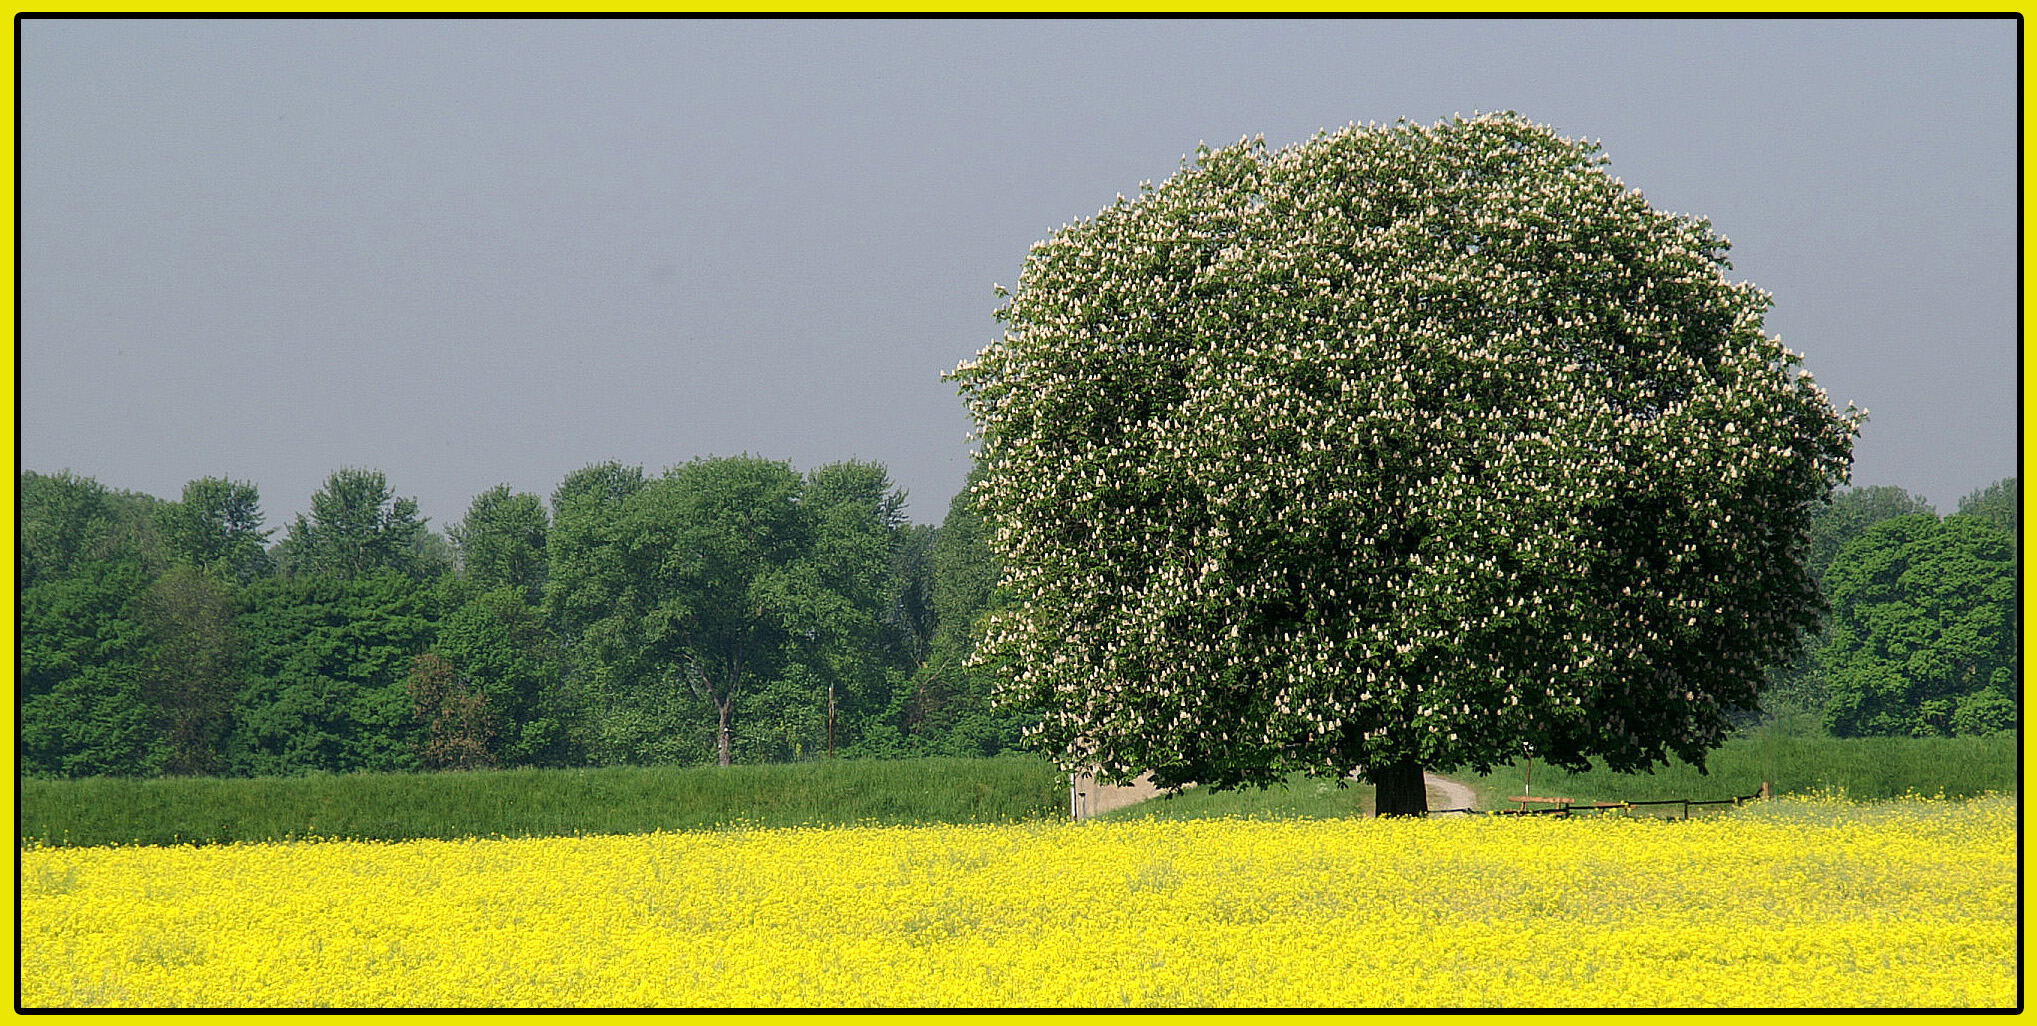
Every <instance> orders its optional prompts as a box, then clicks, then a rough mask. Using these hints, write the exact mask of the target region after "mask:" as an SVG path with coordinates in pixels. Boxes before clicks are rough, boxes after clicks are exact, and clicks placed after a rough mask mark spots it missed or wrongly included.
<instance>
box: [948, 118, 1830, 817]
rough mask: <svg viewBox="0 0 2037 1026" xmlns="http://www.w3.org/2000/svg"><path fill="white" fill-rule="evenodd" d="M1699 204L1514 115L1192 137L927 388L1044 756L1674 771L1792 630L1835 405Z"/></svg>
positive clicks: (1066, 233)
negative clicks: (999, 590) (1197, 143)
mask: <svg viewBox="0 0 2037 1026" xmlns="http://www.w3.org/2000/svg"><path fill="white" fill-rule="evenodd" d="M1726 249H1727V243H1726V240H1725V239H1724V238H1722V237H1721V236H1719V235H1718V234H1716V233H1715V232H1714V231H1713V230H1712V228H1711V226H1710V225H1709V223H1708V222H1706V221H1705V220H1703V219H1700V218H1693V217H1688V216H1682V215H1676V214H1667V213H1662V212H1658V211H1655V210H1653V209H1650V207H1649V206H1648V204H1647V203H1646V202H1645V201H1644V200H1643V198H1642V196H1641V194H1640V193H1639V192H1638V191H1634V190H1629V189H1627V188H1626V187H1625V186H1624V185H1623V184H1622V183H1621V182H1620V181H1619V180H1618V179H1615V178H1612V177H1611V176H1610V175H1609V174H1608V173H1607V170H1606V160H1605V158H1604V157H1603V156H1602V155H1601V154H1600V153H1599V151H1598V148H1597V147H1596V146H1595V145H1591V144H1587V143H1583V142H1579V141H1573V140H1568V139H1563V138H1559V137H1557V136H1556V135H1555V134H1554V133H1553V132H1552V131H1550V130H1549V129H1547V128H1544V127H1541V126H1538V125H1535V124H1532V123H1529V122H1528V121H1525V120H1523V119H1521V118H1520V117H1518V116H1516V115H1513V114H1510V113H1509V114H1499V115H1487V116H1478V117H1473V118H1469V119H1462V118H1456V119H1451V120H1449V121H1445V122H1442V123H1438V124H1436V125H1434V126H1422V125H1417V124H1411V123H1408V122H1405V121H1403V122H1400V123H1396V124H1393V125H1390V126H1363V127H1360V126H1351V127H1347V128H1345V129H1342V130H1340V131H1335V132H1325V133H1322V134H1319V135H1317V136H1316V137H1314V138H1313V139H1310V140H1309V141H1307V142H1304V143H1300V144H1297V145H1295V146H1291V147H1288V148H1285V149H1280V150H1273V151H1269V150H1268V149H1267V148H1266V147H1265V145H1264V143H1263V141H1261V140H1257V139H1251V140H1244V141H1241V142H1239V143H1237V144H1236V145H1232V146H1227V147H1223V148H1221V149H1214V150H1212V149H1208V148H1201V149H1198V151H1197V152H1196V154H1195V156H1194V157H1193V158H1192V159H1191V160H1189V161H1187V162H1185V163H1184V165H1183V167H1182V170H1181V171H1180V172H1179V173H1178V174H1176V175H1175V176H1174V177H1172V178H1170V179H1168V180H1167V181H1166V182H1164V183H1162V184H1160V185H1159V186H1157V187H1154V186H1147V187H1145V188H1143V189H1142V190H1141V192H1140V194H1139V195H1138V196H1137V197H1136V198H1131V199H1126V198H1124V197H1119V199H1118V201H1117V202H1116V203H1113V204H1112V205H1111V206H1110V207H1108V208H1106V209H1104V210H1102V211H1101V212H1099V213H1098V214H1097V215H1096V216H1095V217H1092V218H1087V219H1084V220H1081V221H1077V222H1075V223H1073V224H1069V225H1065V226H1063V227H1062V228H1061V229H1060V230H1059V231H1057V232H1055V233H1054V234H1053V236H1052V237H1051V238H1049V239H1047V240H1045V241H1043V242H1039V243H1036V244H1035V245H1034V246H1033V247H1032V250H1031V253H1030V255H1029V256H1028V258H1027V260H1026V263H1025V266H1024V269H1023V272H1022V273H1021V275H1020V277H1019V280H1018V283H1017V285H1016V286H1015V287H1014V288H1012V289H1011V290H1009V292H1004V291H1003V290H1000V292H1001V293H1003V294H1004V296H1005V302H1004V305H1003V306H1002V307H1001V309H1000V310H999V311H998V316H999V319H1000V321H1001V322H1002V323H1003V324H1004V325H1005V332H1004V335H1003V338H1002V339H1000V340H999V341H997V342H995V343H993V344H992V345H990V346H989V347H988V348H985V349H984V350H983V351H982V352H981V353H979V354H978V355H977V357H976V358H975V359H973V360H970V361H966V362H964V363H963V364H962V365H961V366H960V367H959V368H958V369H957V370H956V371H955V373H954V375H953V377H954V378H955V380H957V381H959V382H960V387H961V390H962V393H963V395H964V398H965V399H966V401H967V402H968V405H969V408H970V411H971V413H972V415H973V416H974V417H975V419H976V421H977V424H978V429H979V437H980V441H981V452H980V456H981V459H982V460H983V462H984V465H985V468H986V475H985V477H984V479H983V481H982V483H981V484H980V485H979V486H978V490H977V497H978V500H979V502H980V503H981V505H982V508H983V510H984V512H985V514H986V516H987V518H988V520H989V522H990V524H991V525H992V527H993V536H992V545H993V547H994V549H995V551H996V553H997V555H998V556H999V558H1000V561H1001V564H1002V567H1003V572H1004V581H1003V583H1004V585H1005V587H1006V588H1007V589H1008V590H1009V592H1010V593H1011V595H1012V597H1013V599H1014V601H1013V602H1012V604H1011V605H1010V607H1009V608H1007V609H1005V610H1004V611H1003V612H1001V613H999V614H998V615H997V616H995V617H994V618H993V619H992V620H991V622H990V624H989V627H988V631H987V636H986V637H985V638H984V639H983V642H982V644H981V645H980V646H979V651H978V658H979V659H980V660H982V661H984V662H986V663H988V664H990V665H994V666H997V667H999V668H1000V673H1001V692H1000V694H1001V697H1002V700H1004V701H1007V702H1017V703H1024V704H1026V705H1028V706H1030V707H1035V708H1038V709H1040V710H1042V711H1043V719H1042V721H1041V723H1040V725H1039V727H1038V736H1037V737H1036V738H1035V741H1036V742H1037V743H1039V744H1040V745H1041V746H1043V747H1044V748H1046V749H1047V750H1049V751H1050V752H1052V753H1053V754H1055V755H1056V756H1057V757H1058V758H1059V759H1061V761H1062V762H1063V764H1064V765H1065V766H1070V767H1073V766H1076V765H1079V764H1091V763H1094V764H1098V765H1100V766H1101V767H1102V770H1103V773H1104V774H1105V776H1107V777H1115V778H1118V779H1122V778H1124V777H1128V776H1131V775H1134V774H1137V773H1138V772H1141V771H1143V770H1148V769H1150V770H1153V771H1154V773H1155V776H1156V778H1157V779H1158V780H1159V781H1160V782H1161V783H1162V784H1163V785H1178V784H1181V783H1185V782H1188V781H1200V782H1202V783H1204V784H1206V785H1216V786H1228V785H1235V784H1241V783H1250V782H1264V781H1270V780H1273V779H1277V778H1279V777H1280V776H1282V775H1284V774H1286V773H1287V772H1290V771H1293V770H1297V769H1301V770H1307V771H1309V772H1312V773H1318V774H1323V775H1342V774H1344V773H1347V772H1349V771H1351V770H1352V769H1354V768H1357V769H1361V770H1363V771H1364V772H1365V773H1366V774H1367V775H1368V776H1370V777H1372V778H1373V779H1375V780H1378V779H1379V778H1378V776H1377V773H1376V770H1377V769H1378V767H1382V766H1388V765H1401V766H1408V765H1413V766H1416V767H1422V766H1426V767H1429V768H1435V769H1449V768H1454V767H1457V766H1464V765H1469V766H1473V767H1476V768H1480V769H1483V768H1486V767H1489V766H1490V765H1492V764H1494V763H1499V762H1505V761H1509V760H1510V759H1513V758H1515V757H1517V756H1518V755H1520V754H1521V753H1522V751H1523V747H1522V746H1523V745H1524V744H1531V745H1533V746H1534V751H1535V754H1536V757H1537V758H1538V759H1543V760H1545V761H1548V762H1552V763H1555V764H1558V765H1566V766H1571V767H1573V768H1582V767H1583V766H1584V765H1585V762H1586V760H1587V759H1588V758H1597V759H1599V760H1601V761H1602V762H1603V763H1604V764H1606V765H1608V766H1611V767H1612V768H1615V769H1638V768H1641V767H1644V766H1647V765H1651V764H1653V763H1655V762H1659V761H1661V760H1663V759H1664V758H1665V757H1666V754H1665V753H1666V752H1674V753H1675V754H1677V755H1678V756H1680V757H1682V758H1685V759H1687V760H1692V761H1699V762H1701V761H1702V759H1703V756H1704V753H1705V752H1706V751H1707V750H1708V749H1709V748H1711V747H1714V746H1716V745H1717V744H1718V743H1719V742H1720V740H1722V737H1723V731H1724V730H1725V727H1726V725H1727V719H1726V717H1727V714H1728V713H1729V712H1730V711H1732V710H1736V709H1745V708H1748V707H1751V706H1752V705H1753V703H1754V702H1755V698H1756V688H1757V686H1758V685H1759V684H1760V683H1761V681H1762V679H1763V673H1762V668H1763V667H1764V666H1765V665H1767V664H1770V663H1773V662H1775V661H1777V660H1780V659H1782V658H1783V657H1784V656H1785V655H1787V654H1788V653H1790V652H1791V651H1793V649H1794V648H1795V646H1797V645H1798V644H1799V634H1800V631H1801V630H1802V629H1803V628H1805V627H1806V626H1808V625H1810V624H1811V623H1813V622H1814V617H1815V610H1816V608H1817V604H1818V599H1817V592H1816V588H1815V587H1814V585H1813V584H1812V581H1811V578H1810V577H1809V575H1808V574H1807V572H1806V571H1805V569H1804V566H1803V558H1802V557H1803V551H1804V546H1805V536H1806V531H1807V527H1808V521H1809V517H1810V515H1811V513H1812V512H1813V511H1814V508H1815V506H1816V505H1817V504H1818V503H1820V502H1822V501H1824V500H1825V499H1826V498H1827V496H1828V495H1829V493H1830V491H1831V489H1832V488H1833V487H1834V486H1835V485H1836V484H1838V483H1840V482H1842V481H1843V480H1844V479H1845V476H1846V471H1847V467H1848V464H1849V462H1850V458H1851V449H1852V439H1853V437H1854V435H1855V434H1857V432H1858V426H1859V423H1860V421H1861V419H1862V417H1863V416H1864V415H1863V414H1862V413H1860V412H1858V411H1855V410H1854V409H1853V408H1852V407H1850V406H1849V407H1848V408H1847V410H1846V411H1845V412H1844V413H1836V412H1834V410H1833V409H1832V407H1831V405H1830V403H1829V402H1828V401H1827V399H1826V397H1825V394H1824V393H1823V392H1822V391H1821V390H1820V389H1819V388H1818V387H1817V386H1816V385H1815V384H1814V383H1813V382H1812V380H1811V377H1810V375H1809V374H1808V373H1806V372H1805V371H1804V370H1803V367H1802V361H1801V358H1800V357H1799V356H1798V355H1797V354H1795V353H1792V352H1790V351H1788V350H1787V349H1785V348H1784V347H1783V345H1782V343H1781V341H1780V340H1778V339H1776V338H1773V337H1770V336H1768V335H1767V334H1765V333H1764V332H1763V329H1762V314H1763V313H1764V311H1765V310H1766V309H1767V308H1768V306H1769V303H1770V297H1769V295H1768V294H1767V293H1765V292H1763V291H1761V290H1760V289H1757V288H1755V287H1754V286H1752V285H1749V284H1745V283H1737V282H1732V281H1729V280H1727V279H1726V277H1725V276H1724V272H1725V271H1726V270H1727V269H1728V267H1729V265H1728V263H1727V261H1726V259H1725V253H1726Z"/></svg>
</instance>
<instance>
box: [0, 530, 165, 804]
mask: <svg viewBox="0 0 2037 1026" xmlns="http://www.w3.org/2000/svg"><path fill="white" fill-rule="evenodd" d="M68 562H69V565H68V566H65V567H64V568H63V570H64V576H61V577H50V576H48V574H47V573H45V574H44V575H43V579H41V580H39V581H37V582H36V583H34V584H31V585H29V586H28V587H26V588H24V589H22V591H21V594H20V596H19V599H18V606H17V609H18V610H19V614H18V615H19V617H20V619H19V621H18V623H19V625H20V630H21V636H20V639H19V646H20V647H19V658H20V662H19V663H18V664H17V676H16V685H15V687H16V692H15V694H16V700H17V701H18V702H19V703H20V704H19V705H18V706H17V708H18V710H19V712H20V717H21V721H20V722H21V726H20V741H19V745H18V747H17V749H16V751H17V752H18V754H19V758H20V763H19V769H20V772H22V773H24V774H56V775H64V776H87V775H95V774H106V775H118V776H147V775H150V774H154V773H157V772H160V771H161V770H162V768H163V764H164V760H165V759H166V757H167V755H168V752H167V751H166V748H167V746H166V744H165V742H164V740H163V738H162V736H161V733H160V732H159V731H158V730H157V729H156V724H155V717H154V715H153V710H152V709H151V707H150V705H149V703H148V700H147V693H146V685H145V682H144V677H145V673H144V669H145V667H146V665H147V662H148V657H149V652H148V634H147V629H146V627H145V625H144V624H143V622H142V619H141V616H140V612H139V609H138V608H137V607H138V604H139V603H140V602H141V600H142V596H143V595H145V594H146V593H147V591H148V588H149V577H148V573H147V571H146V570H145V569H144V568H143V567H142V566H141V565H139V564H137V563H133V562H119V563H115V562H106V561H100V560H88V559H82V558H77V557H75V556H74V557H70V558H69V560H68Z"/></svg>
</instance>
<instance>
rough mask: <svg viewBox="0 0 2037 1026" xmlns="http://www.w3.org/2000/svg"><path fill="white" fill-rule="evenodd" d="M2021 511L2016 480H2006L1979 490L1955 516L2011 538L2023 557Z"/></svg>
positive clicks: (1964, 503) (1961, 506)
mask: <svg viewBox="0 0 2037 1026" xmlns="http://www.w3.org/2000/svg"><path fill="white" fill-rule="evenodd" d="M2021 510H2022V507H2021V504H2020V503H2019V502H2018V499H2017V491H2016V479H2015V478H2013V477H2005V478H2002V479H2001V480H2000V481H1996V482H1995V483H1994V484H1991V485H1988V486H1987V487H1986V488H1976V489H1974V490H1973V491H1972V492H1971V493H1969V494H1968V495H1967V496H1966V497H1965V498H1963V499H1961V500H1959V512H1958V513H1957V514H1955V515H1956V516H1962V517H1974V518H1976V519H1978V520H1980V521H1982V522H1983V523H1987V524H1990V525H1993V526H1994V527H1995V528H1997V529H1999V530H2001V531H2002V532H2003V533H2005V534H2007V535H2008V536H2009V540H2010V542H2011V543H2013V544H2014V545H2015V546H2016V551H2017V553H2018V554H2019V555H2020V553H2021V551H2022V532H2021V531H2019V530H2018V527H2019V526H2020V525H2021V524H2022V519H2023V518H2022V511H2021Z"/></svg>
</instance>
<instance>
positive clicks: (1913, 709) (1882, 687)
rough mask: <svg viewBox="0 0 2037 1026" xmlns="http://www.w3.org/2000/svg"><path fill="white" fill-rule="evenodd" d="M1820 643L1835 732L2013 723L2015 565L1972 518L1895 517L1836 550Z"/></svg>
mask: <svg viewBox="0 0 2037 1026" xmlns="http://www.w3.org/2000/svg"><path fill="white" fill-rule="evenodd" d="M1826 580H1827V582H1828V584H1829V585H1830V588H1829V590H1830V594H1831V602H1832V616H1831V626H1830V629H1829V632H1828V640H1827V642H1826V644H1825V646H1824V647H1823V648H1822V649H1820V650H1819V652H1818V664H1819V669H1820V671H1821V672H1822V673H1823V675H1824V678H1825V680H1826V684H1827V687H1828V688H1829V689H1830V691H1831V694H1832V700H1831V706H1830V708H1829V709H1828V710H1827V712H1826V723H1827V725H1828V727H1829V728H1830V730H1831V731H1832V733H1834V734H1837V735H1839V736H1841V737H1859V736H1867V735H1897V736H1911V737H1931V736H1942V735H1948V734H1988V733H1995V732H1998V731H2003V730H2011V729H2014V727H2015V723H2016V702H2017V696H2018V687H2017V684H2016V680H2017V676H2018V674H2017V667H2018V664H2017V658H2016V562H2015V551H2014V547H2013V543H2012V542H2011V540H2010V537H2009V535H2008V533H2007V532H2004V531H2002V530H2001V529H1999V528H1997V527H1995V526H1993V525H1992V524H1989V523H1987V522H1985V521H1984V520H1982V519H1981V518H1978V517H1970V516H1951V517H1946V518H1945V519H1944V520H1942V521H1941V520H1939V519H1938V518H1937V517H1933V516H1928V515H1914V516H1906V517H1897V518H1895V519H1893V520H1887V521H1884V522H1882V523H1880V524H1877V525H1875V526H1874V527H1873V528H1871V529H1869V530H1868V531H1867V532H1866V533H1865V534H1863V535H1862V536H1861V537H1859V538H1857V539H1855V540H1854V541H1852V542H1851V543H1849V544H1848V545H1847V546H1846V548H1844V549H1842V550H1840V553H1839V557H1838V558H1837V559H1835V560H1833V561H1832V567H1831V571H1830V573H1829V574H1827V576H1826Z"/></svg>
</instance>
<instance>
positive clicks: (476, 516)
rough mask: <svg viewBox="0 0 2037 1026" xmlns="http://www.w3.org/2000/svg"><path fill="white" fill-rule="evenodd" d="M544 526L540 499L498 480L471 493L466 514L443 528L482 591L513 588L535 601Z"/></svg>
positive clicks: (547, 523) (540, 587) (547, 521)
mask: <svg viewBox="0 0 2037 1026" xmlns="http://www.w3.org/2000/svg"><path fill="white" fill-rule="evenodd" d="M550 527H551V518H550V517H549V516H547V515H546V513H545V504H544V500H543V499H540V498H538V497H537V496H535V495H532V494H530V493H528V492H511V491H510V490H509V486H508V485H506V484H504V485H496V486H495V487H493V488H490V489H488V490H487V491H485V492H482V493H481V494H480V495H477V496H475V497H474V502H473V503H472V504H471V505H470V506H468V507H467V516H466V517H465V518H464V519H462V520H461V521H460V522H459V523H457V524H454V525H453V527H452V528H451V530H450V531H448V532H447V533H448V534H450V535H451V537H452V541H453V544H454V545H455V546H457V547H458V549H459V553H460V568H461V569H462V570H463V571H465V573H466V575H467V578H468V580H470V581H472V582H474V583H475V584H476V585H478V586H480V587H481V588H482V589H483V590H492V589H495V588H502V587H511V588H518V589H520V590H522V591H523V593H524V594H525V596H526V597H528V598H529V599H531V600H532V601H536V600H537V598H538V597H539V596H540V595H542V594H543V592H544V585H545V534H546V532H547V531H548V530H549V529H550Z"/></svg>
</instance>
